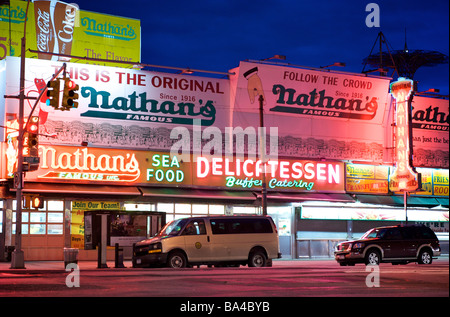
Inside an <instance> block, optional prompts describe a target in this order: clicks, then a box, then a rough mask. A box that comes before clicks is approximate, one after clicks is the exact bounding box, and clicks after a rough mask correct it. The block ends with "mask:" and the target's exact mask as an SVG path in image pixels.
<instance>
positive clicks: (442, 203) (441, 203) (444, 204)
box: [436, 197, 449, 207]
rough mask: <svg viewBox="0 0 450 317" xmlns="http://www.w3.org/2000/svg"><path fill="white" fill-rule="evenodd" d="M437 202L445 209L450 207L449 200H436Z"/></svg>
mask: <svg viewBox="0 0 450 317" xmlns="http://www.w3.org/2000/svg"><path fill="white" fill-rule="evenodd" d="M436 200H437V201H438V202H439V204H440V205H442V206H444V207H449V203H448V198H440V197H438V198H436Z"/></svg>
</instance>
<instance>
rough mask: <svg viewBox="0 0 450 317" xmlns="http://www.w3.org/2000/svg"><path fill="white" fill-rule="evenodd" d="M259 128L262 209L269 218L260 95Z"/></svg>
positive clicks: (262, 106) (262, 107) (262, 111)
mask: <svg viewBox="0 0 450 317" xmlns="http://www.w3.org/2000/svg"><path fill="white" fill-rule="evenodd" d="M258 100H259V127H260V129H261V130H260V140H259V149H260V160H261V162H262V166H263V171H262V173H261V174H262V181H261V182H262V184H261V195H262V197H261V208H262V214H263V216H267V188H266V161H265V156H264V153H265V151H266V133H265V131H264V97H263V96H262V95H259V99H258Z"/></svg>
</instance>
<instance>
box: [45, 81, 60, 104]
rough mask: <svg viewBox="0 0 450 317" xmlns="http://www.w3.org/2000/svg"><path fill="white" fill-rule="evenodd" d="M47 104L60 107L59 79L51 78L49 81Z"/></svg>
mask: <svg viewBox="0 0 450 317" xmlns="http://www.w3.org/2000/svg"><path fill="white" fill-rule="evenodd" d="M47 87H48V89H47V97H48V99H47V101H46V104H47V106H52V107H53V108H55V109H59V89H60V83H59V79H54V80H50V81H49V82H48V83H47Z"/></svg>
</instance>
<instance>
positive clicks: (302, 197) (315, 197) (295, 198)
mask: <svg viewBox="0 0 450 317" xmlns="http://www.w3.org/2000/svg"><path fill="white" fill-rule="evenodd" d="M255 194H256V195H257V198H258V199H261V197H262V194H261V192H258V193H255ZM267 199H271V200H284V201H291V202H300V201H331V202H354V199H353V198H352V197H351V196H350V195H347V194H325V193H279V192H268V193H267Z"/></svg>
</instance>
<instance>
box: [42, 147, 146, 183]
mask: <svg viewBox="0 0 450 317" xmlns="http://www.w3.org/2000/svg"><path fill="white" fill-rule="evenodd" d="M61 148H62V147H59V148H58V150H57V149H56V148H54V147H46V146H42V145H41V146H39V150H40V153H41V165H40V170H41V171H45V170H48V169H50V171H48V172H46V173H45V174H42V175H39V176H38V178H41V179H61V180H62V179H64V180H87V181H113V182H133V181H135V180H137V179H138V178H139V176H140V173H141V172H140V169H139V162H138V161H137V159H136V156H135V154H134V153H123V155H107V154H104V153H102V154H101V155H97V154H98V153H97V152H98V150H97V151H96V150H89V149H88V148H83V149H80V148H73V147H64V150H65V151H61V150H59V149H61Z"/></svg>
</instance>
